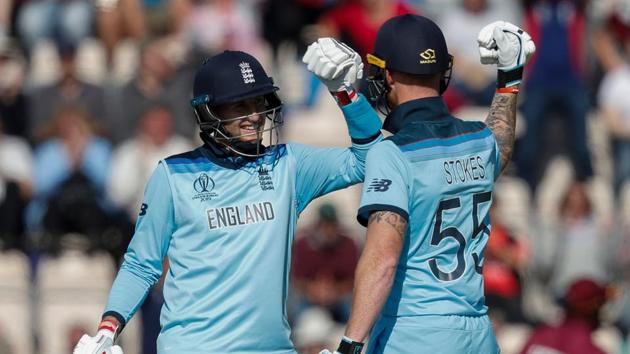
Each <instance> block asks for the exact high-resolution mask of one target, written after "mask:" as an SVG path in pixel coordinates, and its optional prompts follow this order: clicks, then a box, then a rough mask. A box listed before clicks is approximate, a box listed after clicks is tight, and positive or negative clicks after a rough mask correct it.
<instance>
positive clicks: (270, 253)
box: [74, 42, 382, 354]
mask: <svg viewBox="0 0 630 354" xmlns="http://www.w3.org/2000/svg"><path fill="white" fill-rule="evenodd" d="M310 58H311V61H309V62H308V64H309V69H310V70H311V71H312V72H314V73H315V74H316V75H318V76H319V77H320V79H321V80H322V82H323V83H324V84H325V85H326V86H327V87H328V88H329V90H330V91H331V92H332V93H333V94H334V96H335V97H336V98H337V100H338V102H339V103H340V105H341V106H342V111H343V114H344V116H345V119H346V122H347V126H348V131H349V133H350V137H351V140H352V146H351V147H349V148H314V147H309V146H305V145H300V144H278V143H277V128H278V126H279V125H280V124H281V123H282V115H281V109H282V103H281V101H280V99H279V98H278V96H277V95H276V91H277V90H278V88H277V87H276V86H274V84H273V81H272V79H271V78H270V77H268V76H267V74H266V73H265V71H264V69H263V68H262V66H261V65H260V63H259V62H258V61H257V60H256V59H255V58H254V57H252V56H250V55H248V54H246V53H243V52H237V51H226V52H223V53H221V54H218V55H216V56H214V57H212V58H210V59H209V60H207V61H206V62H205V63H204V65H203V66H202V67H201V69H200V70H199V71H198V72H197V74H196V77H195V81H194V88H193V99H192V105H193V107H194V110H195V113H196V117H197V121H198V123H199V127H200V130H201V138H202V139H203V142H204V145H203V146H201V147H199V148H197V149H195V150H193V151H190V152H186V153H183V154H180V155H176V156H171V157H168V158H166V159H164V160H162V161H161V162H160V163H159V165H158V166H157V169H156V170H155V172H154V173H153V175H152V177H151V179H150V181H149V182H148V184H147V186H146V190H145V196H144V203H143V204H142V207H141V208H140V216H139V218H138V222H137V224H136V231H135V234H134V236H133V239H132V241H131V244H130V245H129V249H128V250H127V253H126V254H125V258H124V262H123V264H122V266H121V268H120V270H119V272H118V275H117V277H116V279H115V281H114V284H113V286H112V289H111V292H110V295H109V301H108V303H107V306H106V309H105V312H104V314H103V320H102V322H101V323H100V326H99V330H98V333H97V334H96V335H95V336H93V337H90V336H88V335H84V336H83V337H82V338H81V340H80V342H79V343H78V345H77V347H76V348H75V351H74V353H75V354H102V353H106V354H109V353H114V354H116V353H118V354H120V353H121V352H122V351H121V349H120V347H119V346H114V345H113V343H114V339H115V336H116V334H117V333H118V332H120V330H121V329H122V328H123V327H124V325H125V324H126V323H127V322H128V321H129V320H130V319H131V317H132V316H133V315H134V313H135V312H136V310H137V309H138V308H139V307H140V305H141V304H142V302H143V301H144V298H145V296H146V295H147V292H148V291H149V289H150V288H151V286H153V285H154V284H155V283H156V282H157V281H158V279H159V278H160V275H161V274H162V271H163V269H162V261H163V259H164V258H165V257H168V260H169V263H170V265H169V268H168V269H167V270H166V280H165V283H164V306H163V307H162V312H161V319H160V321H161V332H160V334H159V337H158V340H157V352H158V353H160V354H226V353H242V354H244V353H250V354H251V353H261V354H262V353H265V354H295V353H296V351H295V349H294V347H293V344H292V343H291V340H290V338H289V334H290V329H289V325H288V322H287V317H286V310H285V302H286V295H287V289H288V284H287V283H288V279H289V268H290V262H291V259H290V255H291V244H292V241H293V235H294V231H295V227H296V221H297V218H298V216H299V215H300V213H301V212H302V211H303V210H304V208H306V206H307V205H308V204H309V203H310V202H311V201H312V200H313V199H314V198H317V197H319V196H321V195H324V194H326V193H329V192H332V191H335V190H338V189H341V188H346V187H348V186H350V185H352V184H355V183H358V182H361V181H362V180H363V177H364V164H365V157H366V155H367V151H368V149H369V148H370V147H372V146H373V145H374V144H375V143H377V142H378V141H380V140H381V139H382V135H381V132H380V128H381V121H380V119H379V117H378V115H377V114H376V113H375V111H374V110H373V109H372V107H371V106H370V105H369V103H368V102H367V100H366V99H365V98H364V97H362V96H360V95H357V94H356V93H355V92H354V90H353V89H352V83H353V82H354V81H355V80H356V79H357V78H360V77H361V75H362V70H363V69H362V68H363V64H362V62H361V58H360V57H359V56H358V55H357V54H356V53H354V52H353V51H351V50H350V49H349V48H347V47H345V46H337V45H335V43H333V42H329V43H328V44H327V45H322V46H320V47H318V48H317V50H312V51H311V53H310ZM315 64H316V65H315ZM263 139H264V143H265V145H263Z"/></svg>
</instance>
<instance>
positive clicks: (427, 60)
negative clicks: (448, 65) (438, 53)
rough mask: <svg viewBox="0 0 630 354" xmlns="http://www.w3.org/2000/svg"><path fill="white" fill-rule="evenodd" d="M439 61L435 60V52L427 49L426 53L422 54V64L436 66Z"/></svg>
mask: <svg viewBox="0 0 630 354" xmlns="http://www.w3.org/2000/svg"><path fill="white" fill-rule="evenodd" d="M435 63H437V60H436V59H435V50H433V49H427V50H425V51H424V52H422V53H420V64H435Z"/></svg>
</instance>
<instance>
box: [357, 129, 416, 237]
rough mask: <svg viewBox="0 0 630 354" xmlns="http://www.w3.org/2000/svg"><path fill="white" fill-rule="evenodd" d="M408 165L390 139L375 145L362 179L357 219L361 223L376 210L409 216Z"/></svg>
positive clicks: (365, 223)
mask: <svg viewBox="0 0 630 354" xmlns="http://www.w3.org/2000/svg"><path fill="white" fill-rule="evenodd" d="M408 171H409V167H408V162H407V160H406V159H405V157H404V156H403V155H402V152H401V151H400V149H399V148H398V147H397V146H396V145H395V144H394V143H393V142H392V141H390V140H385V141H382V142H380V143H378V144H377V145H376V146H374V147H373V148H372V149H371V150H370V151H369V152H368V155H367V161H366V167H365V181H364V183H363V193H362V195H361V204H360V206H359V211H358V213H357V220H358V221H359V223H360V224H361V225H363V226H366V225H367V221H368V218H369V216H370V214H371V213H372V212H375V211H391V212H394V213H396V214H399V215H400V216H402V217H403V218H405V219H406V220H409V203H408V199H409V197H408V195H409V191H410V188H409V185H410V182H409V173H408Z"/></svg>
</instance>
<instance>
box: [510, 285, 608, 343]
mask: <svg viewBox="0 0 630 354" xmlns="http://www.w3.org/2000/svg"><path fill="white" fill-rule="evenodd" d="M605 302H606V290H605V289H604V288H603V287H602V286H600V285H599V284H597V283H596V282H594V281H593V280H590V279H578V280H576V281H575V282H574V283H572V284H571V285H570V287H569V288H568V291H567V292H566V294H565V296H564V298H563V307H564V310H565V319H564V321H563V322H562V323H561V324H560V325H558V326H546V325H544V326H541V327H539V328H537V329H536V330H535V331H534V333H533V334H532V335H531V336H530V338H529V339H528V340H527V343H526V344H525V347H524V348H523V350H522V351H521V354H551V353H558V354H559V353H570V354H605V352H604V351H603V350H602V349H600V348H599V347H597V345H595V343H594V342H593V340H592V338H591V335H592V333H593V332H594V331H595V330H596V329H597V327H599V312H600V309H601V308H602V306H603V305H604V303H605Z"/></svg>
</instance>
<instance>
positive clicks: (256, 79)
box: [191, 50, 278, 107]
mask: <svg viewBox="0 0 630 354" xmlns="http://www.w3.org/2000/svg"><path fill="white" fill-rule="evenodd" d="M277 90H278V87H276V86H274V84H273V79H272V78H271V77H269V76H267V73H266V72H265V69H263V67H262V65H260V62H258V60H256V58H254V57H253V56H251V55H249V54H247V53H245V52H240V51H231V50H226V51H224V52H223V53H221V54H217V55H215V56H213V57H211V58H209V59H208V60H206V61H205V62H204V63H203V65H202V66H201V68H200V69H199V70H198V71H197V74H196V75H195V80H194V84H193V99H192V101H191V104H192V106H193V107H195V106H198V105H200V104H204V103H205V104H209V105H210V106H214V105H218V104H224V103H232V102H237V101H242V100H244V99H248V98H252V97H257V96H262V95H266V94H269V93H273V92H275V91H277Z"/></svg>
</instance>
